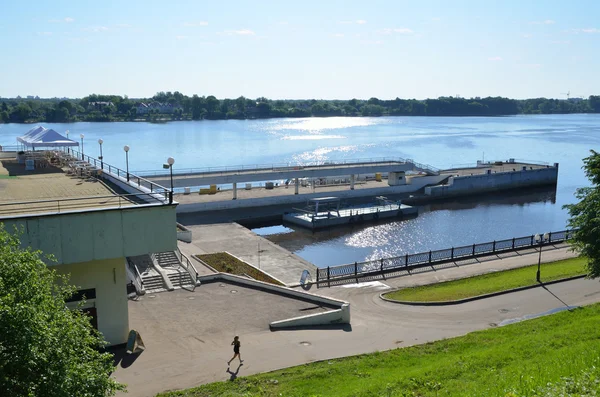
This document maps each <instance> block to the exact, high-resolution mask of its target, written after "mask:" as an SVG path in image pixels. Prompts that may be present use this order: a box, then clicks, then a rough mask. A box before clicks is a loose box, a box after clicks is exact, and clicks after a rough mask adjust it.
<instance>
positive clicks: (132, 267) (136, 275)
mask: <svg viewBox="0 0 600 397" xmlns="http://www.w3.org/2000/svg"><path fill="white" fill-rule="evenodd" d="M127 267H128V268H129V271H130V272H131V274H132V276H133V280H132V281H133V285H134V286H135V291H136V293H137V294H138V295H144V294H145V293H146V289H145V288H144V280H143V279H142V275H141V274H140V270H139V269H138V267H137V265H136V264H135V263H133V262H132V261H131V259H129V258H127Z"/></svg>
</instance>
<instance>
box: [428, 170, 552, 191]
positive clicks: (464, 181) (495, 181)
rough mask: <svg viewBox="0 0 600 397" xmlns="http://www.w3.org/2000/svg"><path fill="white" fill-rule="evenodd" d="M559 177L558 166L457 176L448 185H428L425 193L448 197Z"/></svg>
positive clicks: (532, 184) (529, 184) (534, 183)
mask: <svg viewBox="0 0 600 397" xmlns="http://www.w3.org/2000/svg"><path fill="white" fill-rule="evenodd" d="M557 179H558V167H549V168H538V169H533V170H521V171H511V172H498V173H491V174H481V175H469V176H456V177H451V178H450V179H449V180H448V184H447V185H439V186H428V187H426V188H425V195H427V196H431V197H447V196H457V195H464V194H477V193H484V192H493V191H498V190H507V189H515V188H519V187H533V186H540V185H550V184H556V182H557Z"/></svg>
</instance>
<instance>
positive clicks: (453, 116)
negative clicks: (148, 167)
mask: <svg viewBox="0 0 600 397" xmlns="http://www.w3.org/2000/svg"><path fill="white" fill-rule="evenodd" d="M570 114H573V115H576V114H598V113H591V112H578V113H536V114H531V113H517V114H499V115H391V114H390V115H381V116H306V117H292V116H288V117H260V118H258V117H255V118H245V119H237V118H231V119H198V120H194V119H191V118H186V119H177V120H173V119H169V118H164V119H158V120H153V121H148V120H145V119H135V120H127V119H122V120H120V119H111V120H77V121H45V120H27V121H24V122H9V123H0V126H2V124H23V125H31V124H40V123H49V124H77V123H149V124H167V123H172V122H180V121H230V120H237V121H247V120H277V119H281V120H283V119H297V120H301V119H328V118H333V117H344V118H357V119H362V118H369V117H373V118H381V117H411V118H412V117H433V118H438V117H452V118H460V117H476V118H484V117H498V118H503V117H514V116H552V115H555V116H566V115H570Z"/></svg>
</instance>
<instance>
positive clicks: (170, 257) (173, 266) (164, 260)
mask: <svg viewBox="0 0 600 397" xmlns="http://www.w3.org/2000/svg"><path fill="white" fill-rule="evenodd" d="M154 259H155V260H156V264H158V265H159V266H160V267H162V268H163V269H164V270H165V271H166V273H167V277H169V280H170V281H171V283H172V284H173V287H174V288H184V289H194V288H195V285H194V281H193V280H192V277H191V276H190V274H189V273H188V271H187V269H185V268H184V267H183V266H182V264H181V262H180V261H179V258H178V257H177V254H175V252H174V251H167V252H157V253H155V254H154Z"/></svg>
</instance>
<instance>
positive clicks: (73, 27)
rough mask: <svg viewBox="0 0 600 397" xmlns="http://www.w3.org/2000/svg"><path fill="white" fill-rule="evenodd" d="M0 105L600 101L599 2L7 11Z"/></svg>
mask: <svg viewBox="0 0 600 397" xmlns="http://www.w3.org/2000/svg"><path fill="white" fill-rule="evenodd" d="M0 10H1V12H0V48H1V50H0V96H2V97H12V96H16V95H21V96H24V95H39V96H41V97H54V96H59V97H62V96H68V97H82V96H85V95H87V94H90V93H98V94H100V93H101V94H109V93H110V94H120V95H129V96H130V97H145V96H152V95H153V94H154V93H155V92H157V91H176V90H178V91H181V92H183V93H185V94H188V95H191V94H195V93H197V94H199V95H215V96H217V97H218V98H235V97H238V96H240V95H244V96H246V97H250V98H256V97H259V96H266V97H268V98H274V99H277V98H282V99H286V98H302V99H305V98H306V99H310V98H316V99H319V98H323V99H334V98H339V99H350V98H353V97H356V98H369V97H373V96H374V97H378V98H382V99H387V98H395V97H400V98H418V99H422V98H428V97H438V96H443V95H452V96H454V95H460V96H463V97H471V96H488V95H492V96H496V95H501V96H507V97H512V98H529V97H540V96H544V97H558V98H561V97H562V98H564V97H566V95H564V94H562V93H566V92H568V91H570V93H571V96H585V97H587V96H588V95H592V94H600V78H599V73H600V1H597V0H591V1H587V0H580V1H565V0H560V1H536V0H521V1H513V0H504V1H495V2H492V1H481V0H480V1H460V0H453V1H446V0H444V1H435V0H431V1H428V0H423V1H414V0H412V1H401V0H389V1H380V0H369V1H365V0H362V1H328V0H321V1H312V0H305V1H301V2H291V1H283V0H282V1H261V0H254V1H236V0H230V1H210V2H209V1H204V0H202V1H201V0H195V1H193V0H190V1H178V0H171V1H165V0H162V1H155V0H145V1H137V0H121V1H112V0H102V1H87V0H81V1H70V0H69V1H66V0H53V1H35V0H34V1H16V0H0Z"/></svg>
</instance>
